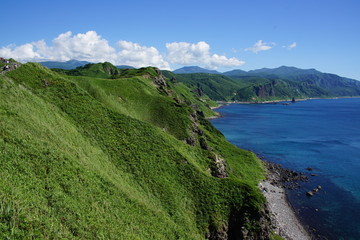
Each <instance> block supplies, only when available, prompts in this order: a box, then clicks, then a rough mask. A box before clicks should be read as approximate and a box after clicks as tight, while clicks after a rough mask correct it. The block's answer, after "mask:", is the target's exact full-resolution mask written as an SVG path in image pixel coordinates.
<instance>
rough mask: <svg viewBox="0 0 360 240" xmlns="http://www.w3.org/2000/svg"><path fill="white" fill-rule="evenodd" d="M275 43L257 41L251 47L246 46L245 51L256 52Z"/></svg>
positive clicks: (271, 46)
mask: <svg viewBox="0 0 360 240" xmlns="http://www.w3.org/2000/svg"><path fill="white" fill-rule="evenodd" d="M275 45H276V44H275V43H264V42H263V41H262V40H259V41H257V42H256V43H255V44H254V45H253V46H252V47H249V48H246V49H245V51H251V52H254V53H258V52H260V51H267V50H270V49H272V48H273V46H275Z"/></svg>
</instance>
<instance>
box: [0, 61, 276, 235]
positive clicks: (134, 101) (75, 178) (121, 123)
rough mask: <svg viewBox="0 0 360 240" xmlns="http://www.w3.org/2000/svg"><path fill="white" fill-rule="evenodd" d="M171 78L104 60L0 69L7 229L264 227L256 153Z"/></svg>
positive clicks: (162, 231)
mask: <svg viewBox="0 0 360 240" xmlns="http://www.w3.org/2000/svg"><path fill="white" fill-rule="evenodd" d="M176 79H177V80H175V79H172V78H169V79H167V78H164V76H162V74H161V72H160V71H159V70H158V69H155V68H143V69H128V70H119V69H116V68H114V67H113V66H112V65H111V64H108V63H104V64H93V65H85V66H84V67H80V68H77V69H75V70H73V71H71V70H70V71H64V70H57V71H52V70H49V69H47V68H45V67H42V66H41V65H39V64H35V63H27V64H24V65H22V66H21V67H19V68H18V69H16V70H13V71H10V72H7V73H6V74H5V75H0V100H1V101H0V153H1V161H0V164H1V172H0V177H1V182H0V219H1V221H0V237H1V238H2V239H204V238H205V237H212V236H215V235H216V233H217V232H221V231H227V234H228V235H229V236H234V235H241V234H242V233H241V229H242V228H243V229H247V230H248V231H249V233H252V234H255V235H256V234H260V233H259V232H261V229H260V226H259V221H258V220H259V218H260V217H261V214H259V213H260V212H261V209H262V206H263V202H264V199H263V197H262V195H261V193H260V192H259V190H258V189H257V187H256V185H257V181H258V180H259V179H261V178H263V169H262V165H261V163H260V161H259V160H258V159H257V158H256V156H255V155H254V154H253V153H251V152H248V151H244V150H240V149H238V148H237V147H235V146H233V145H231V144H229V143H228V142H227V141H226V140H225V138H224V137H223V135H222V134H221V133H220V132H218V131H217V130H216V129H214V128H213V126H212V125H211V124H210V123H209V122H208V121H207V120H206V119H205V118H204V116H205V115H211V114H213V113H212V112H211V110H210V109H208V108H207V105H206V104H209V103H211V100H210V98H209V97H208V96H205V94H203V95H202V96H201V98H199V96H198V93H199V92H194V91H190V89H189V88H188V86H186V84H184V83H181V82H180V83H179V82H178V80H179V79H178V78H177V77H176ZM230 82H232V81H230ZM203 91H204V92H205V90H203ZM230 92H231V91H230ZM205 111H206V112H205ZM219 159H222V160H224V161H223V163H225V169H226V173H227V177H225V178H219V177H217V171H219V166H218V160H219ZM224 229H225V230H224ZM269 234H270V233H269ZM255 235H254V236H255Z"/></svg>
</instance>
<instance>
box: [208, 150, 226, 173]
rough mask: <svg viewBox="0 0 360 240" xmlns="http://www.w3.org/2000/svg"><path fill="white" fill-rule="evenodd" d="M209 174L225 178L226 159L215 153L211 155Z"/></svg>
mask: <svg viewBox="0 0 360 240" xmlns="http://www.w3.org/2000/svg"><path fill="white" fill-rule="evenodd" d="M211 160H212V165H211V174H212V175H213V176H214V177H218V178H226V177H228V174H227V172H226V161H225V160H224V159H223V158H221V157H220V156H219V155H217V154H213V155H212V156H211Z"/></svg>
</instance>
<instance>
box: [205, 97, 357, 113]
mask: <svg viewBox="0 0 360 240" xmlns="http://www.w3.org/2000/svg"><path fill="white" fill-rule="evenodd" d="M346 98H360V96H347V97H328V98H321V97H314V98H299V99H295V102H299V101H307V100H320V99H346ZM291 101H292V99H278V100H267V101H259V102H254V101H232V102H226V101H217V103H218V104H219V106H217V107H213V108H211V109H213V110H214V109H218V108H221V107H223V106H226V105H229V104H275V103H280V102H291Z"/></svg>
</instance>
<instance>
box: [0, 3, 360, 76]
mask: <svg viewBox="0 0 360 240" xmlns="http://www.w3.org/2000/svg"><path fill="white" fill-rule="evenodd" d="M1 5H2V6H1V8H2V13H1V18H2V25H1V32H0V57H6V58H10V57H12V58H14V59H16V60H18V61H21V62H27V61H36V62H38V61H47V60H51V61H67V60H70V59H76V60H85V61H90V62H104V61H109V62H111V63H113V64H115V65H131V66H134V67H143V66H156V67H159V68H161V69H170V70H175V69H177V68H180V67H182V66H194V65H196V66H200V67H204V68H207V69H216V70H218V71H221V72H223V71H228V70H232V69H242V70H253V69H259V68H263V67H267V68H276V67H279V66H283V65H285V66H294V67H298V68H304V69H309V68H315V69H317V70H319V71H322V72H329V73H335V74H338V75H341V76H344V77H350V78H355V79H358V80H360V42H359V41H360V14H359V11H360V1H358V0H341V1H340V0H222V1H214V0H207V1H203V0H182V1H171V0H167V1H165V0H152V1H149V0H138V1H137V0H132V1H115V0H102V1H94V0H87V1H83V0H73V1H69V0H63V1H43V0H32V1H25V0H16V1H7V2H4V3H2V4H1Z"/></svg>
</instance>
